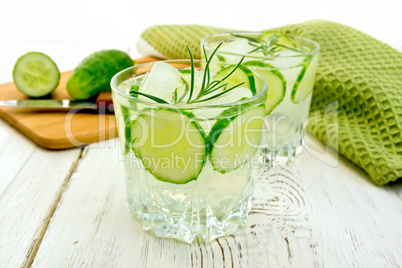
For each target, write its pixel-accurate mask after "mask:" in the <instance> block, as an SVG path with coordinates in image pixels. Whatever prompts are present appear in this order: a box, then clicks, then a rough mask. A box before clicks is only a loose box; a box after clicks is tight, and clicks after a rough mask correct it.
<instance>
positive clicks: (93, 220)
mask: <svg viewBox="0 0 402 268" xmlns="http://www.w3.org/2000/svg"><path fill="white" fill-rule="evenodd" d="M310 146H312V147H315V149H316V148H318V147H320V146H321V145H320V143H318V142H317V141H315V140H313V141H312V144H310ZM102 147H103V148H96V146H93V148H90V149H86V150H85V151H84V156H83V159H82V161H81V162H80V164H79V166H78V169H77V171H76V173H74V175H73V176H72V178H71V180H70V184H69V187H68V189H67V190H66V192H65V193H64V195H63V197H62V199H61V201H60V204H59V207H58V209H57V211H56V212H55V214H54V218H53V219H52V221H51V223H50V225H49V228H48V231H47V233H46V235H45V237H44V239H43V242H42V244H41V246H40V248H39V251H38V254H37V256H36V258H35V261H34V262H33V266H34V267H72V266H83V267H99V266H103V267H128V266H129V267H162V266H166V267H212V266H216V267H311V266H315V267H322V266H325V267H351V266H355V267H397V266H398V264H400V263H402V259H401V253H400V252H402V251H401V249H402V245H401V241H402V239H401V235H402V232H401V230H400V229H399V228H397V227H396V224H397V223H398V222H400V221H401V220H402V213H401V209H402V207H401V202H400V196H398V193H400V187H399V188H398V187H395V186H394V187H378V186H375V185H373V184H372V183H371V182H370V181H369V180H368V178H367V176H366V174H365V173H363V172H362V171H360V170H359V169H357V168H356V167H354V166H352V165H351V164H349V163H348V162H347V161H345V160H344V159H342V158H340V159H339V163H338V164H337V166H336V167H332V166H329V165H328V164H327V163H330V164H332V165H334V163H335V164H336V163H337V161H336V160H337V159H336V158H337V155H336V154H334V153H333V152H329V153H327V154H326V155H324V156H321V157H320V159H321V160H322V159H325V158H327V160H326V163H325V162H322V161H321V160H319V159H317V158H316V157H314V156H312V155H311V154H309V153H308V152H304V153H303V154H302V155H300V156H299V158H298V161H297V162H296V163H294V164H292V165H291V166H290V168H288V169H271V170H269V171H267V172H264V174H262V175H261V176H260V178H259V179H258V181H257V187H256V191H255V198H254V208H253V210H252V213H251V214H250V217H249V221H248V224H247V227H246V228H245V229H243V230H241V231H240V232H239V233H238V234H237V235H236V236H229V237H225V238H220V239H218V240H217V241H213V242H212V243H209V244H204V243H202V242H200V241H198V240H196V241H195V242H193V244H191V245H187V244H184V243H181V242H177V241H175V240H169V239H158V238H155V237H153V236H152V235H151V234H149V233H145V232H143V231H142V229H141V226H140V224H139V223H138V222H137V221H136V220H134V219H132V218H131V217H130V216H129V212H128V207H127V204H126V202H127V201H126V196H125V188H124V187H125V186H124V180H123V174H122V168H121V166H120V163H119V161H118V149H117V147H116V146H115V145H113V146H110V147H105V146H102Z"/></svg>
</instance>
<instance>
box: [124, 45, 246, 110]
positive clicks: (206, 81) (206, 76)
mask: <svg viewBox="0 0 402 268" xmlns="http://www.w3.org/2000/svg"><path fill="white" fill-rule="evenodd" d="M221 45H222V43H220V44H219V45H218V46H217V47H216V48H215V50H214V51H213V52H212V53H211V55H210V57H208V56H207V53H206V51H205V47H203V53H204V56H205V61H206V65H205V68H204V73H203V78H202V84H201V89H200V92H199V93H198V95H197V96H195V97H194V96H193V94H194V76H195V67H194V58H193V54H192V53H191V50H190V48H189V47H188V46H186V47H187V50H188V52H189V54H190V65H191V73H190V78H191V81H190V85H189V84H188V82H187V81H186V80H185V79H184V78H181V79H182V81H183V83H184V85H185V89H184V92H183V94H182V95H181V96H180V98H178V96H177V88H176V89H175V91H174V92H173V96H172V99H171V103H172V104H176V103H180V102H182V101H183V100H184V99H185V98H186V96H187V95H188V98H187V101H186V103H187V104H192V103H199V102H205V101H209V100H212V99H215V98H218V97H220V96H222V95H224V94H227V93H228V92H230V91H232V90H234V89H235V88H238V87H239V86H241V85H243V84H244V82H243V83H239V84H237V85H235V86H232V87H230V88H227V87H228V83H227V82H224V81H225V80H226V79H228V78H229V77H230V76H231V75H232V74H233V73H234V72H235V71H236V70H237V68H238V67H239V66H240V64H241V63H242V62H243V60H244V56H243V57H242V58H241V60H240V61H239V63H238V64H237V65H236V66H235V67H234V68H233V70H232V71H231V72H230V73H229V74H227V75H226V76H225V77H223V78H222V79H217V80H213V81H211V74H210V69H209V66H210V63H211V61H212V58H213V56H214V55H215V53H216V51H217V50H218V49H219V47H220V46H221ZM218 90H221V91H220V92H219V93H216V94H215V95H212V96H209V95H211V93H213V92H217V91H218ZM129 94H130V95H131V96H133V97H137V96H138V95H141V96H144V97H146V98H149V99H151V100H153V101H155V102H158V103H163V104H168V102H167V101H165V100H163V99H161V98H158V97H156V96H153V95H150V94H146V93H143V92H140V91H139V86H138V85H133V86H131V88H130V92H129ZM193 97H194V98H193Z"/></svg>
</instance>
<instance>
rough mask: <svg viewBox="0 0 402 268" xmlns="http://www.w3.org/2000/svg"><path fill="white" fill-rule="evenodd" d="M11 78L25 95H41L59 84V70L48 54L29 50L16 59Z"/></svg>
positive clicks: (44, 94)
mask: <svg viewBox="0 0 402 268" xmlns="http://www.w3.org/2000/svg"><path fill="white" fill-rule="evenodd" d="M13 80H14V83H15V86H16V87H17V88H18V90H19V91H21V92H22V93H24V94H25V95H27V96H29V97H42V96H46V95H48V94H50V93H52V92H53V91H54V90H55V89H56V87H57V86H58V85H59V80H60V71H59V69H58V68H57V65H56V64H55V63H54V61H53V60H52V59H51V58H49V56H47V55H45V54H43V53H40V52H29V53H27V54H25V55H23V56H21V57H20V58H19V59H18V60H17V62H16V64H15V66H14V70H13Z"/></svg>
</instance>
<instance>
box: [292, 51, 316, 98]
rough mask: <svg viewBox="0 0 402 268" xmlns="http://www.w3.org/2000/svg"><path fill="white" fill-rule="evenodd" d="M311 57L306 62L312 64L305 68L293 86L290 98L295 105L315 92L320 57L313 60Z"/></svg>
mask: <svg viewBox="0 0 402 268" xmlns="http://www.w3.org/2000/svg"><path fill="white" fill-rule="evenodd" d="M311 57H313V56H308V57H307V58H306V62H308V61H311V62H310V63H308V64H306V65H304V66H303V69H302V70H301V72H300V74H299V76H298V77H297V79H296V82H295V84H294V86H293V90H292V93H291V95H290V97H291V99H292V101H293V102H294V103H299V102H300V101H304V100H305V99H306V98H307V97H308V96H309V95H310V94H311V92H312V91H313V88H314V82H315V74H316V71H317V66H318V56H315V57H314V58H313V59H311Z"/></svg>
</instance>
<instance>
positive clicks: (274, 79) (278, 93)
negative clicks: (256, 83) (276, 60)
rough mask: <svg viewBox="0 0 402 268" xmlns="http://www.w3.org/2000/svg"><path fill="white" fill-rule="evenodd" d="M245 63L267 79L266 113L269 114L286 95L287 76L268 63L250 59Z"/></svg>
mask: <svg viewBox="0 0 402 268" xmlns="http://www.w3.org/2000/svg"><path fill="white" fill-rule="evenodd" d="M243 64H244V65H246V66H249V67H250V68H252V69H253V70H254V71H256V72H257V73H258V74H260V75H261V76H262V77H264V78H265V80H267V83H268V92H267V93H268V94H267V101H266V102H265V115H269V114H270V113H271V112H272V111H273V110H274V109H275V107H276V106H278V104H279V103H281V101H282V100H283V98H284V97H285V93H286V79H285V77H284V76H283V75H282V74H281V73H280V72H279V71H277V70H273V68H274V67H273V66H271V65H270V64H268V63H263V62H260V61H248V62H245V63H243Z"/></svg>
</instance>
